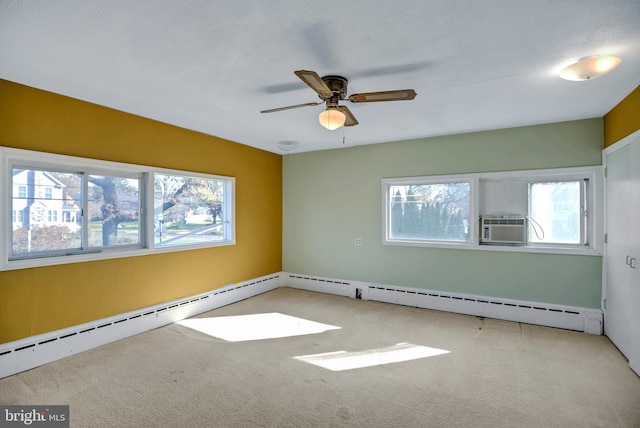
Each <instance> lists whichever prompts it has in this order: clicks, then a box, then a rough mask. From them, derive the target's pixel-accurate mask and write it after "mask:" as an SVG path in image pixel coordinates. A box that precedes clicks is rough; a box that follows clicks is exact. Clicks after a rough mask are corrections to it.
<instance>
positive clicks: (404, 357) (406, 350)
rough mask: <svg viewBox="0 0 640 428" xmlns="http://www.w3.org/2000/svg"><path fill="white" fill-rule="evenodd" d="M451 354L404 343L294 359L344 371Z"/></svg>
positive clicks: (332, 369) (441, 350)
mask: <svg viewBox="0 0 640 428" xmlns="http://www.w3.org/2000/svg"><path fill="white" fill-rule="evenodd" d="M449 352H451V351H446V350H444V349H437V348H429V347H428V346H420V345H412V344H411V343H405V342H403V343H398V344H396V345H393V346H388V347H386V348H378V349H368V350H365V351H356V352H346V351H337V352H327V353H324V354H315V355H304V356H300V357H293V358H295V359H296V360H299V361H304V362H305V363H309V364H314V365H316V366H319V367H323V368H325V369H328V370H331V371H342V370H352V369H360V368H363V367H372V366H379V365H382V364H390V363H399V362H402V361H410V360H417V359H419V358H427V357H434V356H436V355H442V354H448V353H449Z"/></svg>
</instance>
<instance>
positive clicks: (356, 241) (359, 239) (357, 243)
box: [354, 238, 362, 247]
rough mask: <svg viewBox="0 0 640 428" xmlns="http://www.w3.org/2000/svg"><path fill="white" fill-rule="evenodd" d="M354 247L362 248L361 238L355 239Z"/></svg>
mask: <svg viewBox="0 0 640 428" xmlns="http://www.w3.org/2000/svg"><path fill="white" fill-rule="evenodd" d="M354 243H355V245H356V247H362V238H356V239H355V240H354Z"/></svg>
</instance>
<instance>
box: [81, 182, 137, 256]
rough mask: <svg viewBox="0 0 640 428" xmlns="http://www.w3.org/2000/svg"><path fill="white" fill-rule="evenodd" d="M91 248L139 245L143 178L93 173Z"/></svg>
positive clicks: (90, 212) (90, 210) (90, 195)
mask: <svg viewBox="0 0 640 428" xmlns="http://www.w3.org/2000/svg"><path fill="white" fill-rule="evenodd" d="M88 180H89V193H88V195H87V208H88V211H89V213H88V214H89V215H88V217H87V219H88V221H89V223H88V224H89V247H108V246H115V245H139V244H140V242H141V234H140V230H141V229H140V190H139V189H140V180H138V179H132V178H123V177H110V176H102V175H89V179H88Z"/></svg>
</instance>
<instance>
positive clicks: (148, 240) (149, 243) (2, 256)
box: [0, 147, 236, 271]
mask: <svg viewBox="0 0 640 428" xmlns="http://www.w3.org/2000/svg"><path fill="white" fill-rule="evenodd" d="M0 161H1V164H2V174H1V175H0V227H1V228H2V230H3V231H4V236H5V239H4V241H3V242H2V244H1V245H0V271H3V270H14V269H24V268H31V267H39V266H50V265H58V264H67V263H77V262H84V261H91V260H103V259H111V258H121V257H131V256H139V255H149V254H155V253H166V252H175V251H188V250H194V249H203V248H211V247H220V246H228V245H235V243H236V241H235V233H236V232H235V224H236V219H235V177H228V176H221V175H214V174H205V173H200V172H193V171H182V170H173V169H167V168H156V167H151V166H145V165H136V164H126V163H120V162H112V161H103V160H96V159H89V158H81V157H75V156H68V155H59V154H51V153H44V152H37V151H30V150H22V149H14V148H8V147H0ZM14 166H15V167H22V168H29V169H34V170H45V171H62V172H79V173H82V174H84V175H85V177H84V178H83V179H82V181H83V189H82V206H81V209H82V214H84V213H88V210H87V206H88V179H87V177H88V176H89V175H98V176H108V177H117V178H133V179H139V188H138V192H139V199H140V214H139V217H138V218H139V236H140V242H139V243H135V244H120V245H112V246H102V247H91V246H89V245H88V240H87V236H86V234H87V233H88V223H89V222H88V221H85V218H84V216H83V218H82V225H81V230H82V233H83V241H82V242H83V245H84V247H83V248H81V249H80V250H76V249H73V250H69V251H54V252H51V253H49V252H46V254H45V252H43V253H42V254H40V255H39V256H38V255H31V256H26V255H25V256H24V257H17V258H16V257H12V251H13V242H12V236H13V234H12V231H13V209H12V206H13V201H12V198H13V176H12V174H13V168H14ZM154 174H168V175H178V176H186V177H198V178H205V179H213V180H217V181H220V182H222V183H223V186H224V198H223V201H224V206H223V210H225V212H224V213H225V217H224V219H225V222H226V223H227V224H226V229H227V230H228V234H227V236H225V239H222V240H218V241H209V242H201V243H197V244H193V243H191V244H183V245H174V246H164V247H156V246H155V245H154V236H153V212H154V210H153V180H154ZM61 214H62V213H58V216H57V217H58V222H62V221H63V218H62V217H61ZM85 223H86V224H85Z"/></svg>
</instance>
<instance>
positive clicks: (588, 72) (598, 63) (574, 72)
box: [560, 56, 622, 81]
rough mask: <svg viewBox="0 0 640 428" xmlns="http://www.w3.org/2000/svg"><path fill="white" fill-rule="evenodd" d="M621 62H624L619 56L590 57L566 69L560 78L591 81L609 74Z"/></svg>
mask: <svg viewBox="0 0 640 428" xmlns="http://www.w3.org/2000/svg"><path fill="white" fill-rule="evenodd" d="M620 62H622V60H621V59H620V58H618V57H617V56H590V57H587V58H582V59H580V60H579V61H578V62H576V63H573V64H571V65H570V66H568V67H566V68H564V69H563V70H562V71H561V72H560V77H562V78H563V79H566V80H574V81H582V80H591V79H595V78H596V77H600V76H603V75H605V74H607V73H608V72H610V71H611V70H613V69H614V68H616V67H617V66H618V65H619V64H620Z"/></svg>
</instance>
